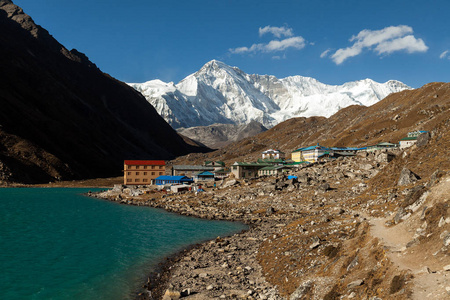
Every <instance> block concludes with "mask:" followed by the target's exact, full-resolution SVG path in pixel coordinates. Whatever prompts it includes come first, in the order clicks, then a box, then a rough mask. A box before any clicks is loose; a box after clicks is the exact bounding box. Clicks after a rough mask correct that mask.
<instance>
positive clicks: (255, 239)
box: [93, 130, 450, 300]
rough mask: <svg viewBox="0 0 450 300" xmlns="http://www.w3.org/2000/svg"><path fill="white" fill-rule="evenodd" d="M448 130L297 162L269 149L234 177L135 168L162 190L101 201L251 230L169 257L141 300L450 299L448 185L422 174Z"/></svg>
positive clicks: (208, 165)
mask: <svg viewBox="0 0 450 300" xmlns="http://www.w3.org/2000/svg"><path fill="white" fill-rule="evenodd" d="M443 134H444V133H443V132H440V131H436V130H433V132H410V133H409V134H408V136H407V137H406V138H404V139H402V140H401V141H400V143H399V144H398V145H396V144H392V143H380V144H377V145H374V146H370V147H365V148H358V149H355V148H328V147H323V146H321V145H316V146H313V147H302V148H299V149H296V150H294V151H292V153H291V159H285V158H284V157H283V153H282V152H281V151H277V150H272V149H269V150H267V151H264V152H263V153H261V159H259V160H258V161H257V162H253V163H242V162H241V163H239V162H237V163H234V164H232V165H231V166H230V170H229V172H226V171H227V170H226V166H224V164H223V163H222V162H216V161H214V162H213V161H209V162H205V164H204V165H202V166H193V165H191V166H180V165H173V166H171V167H170V168H167V173H165V172H166V169H165V167H166V165H165V164H164V161H160V162H159V165H154V166H153V167H152V165H151V163H150V162H148V161H147V162H142V161H140V162H139V163H136V162H130V163H129V165H127V164H126V165H125V166H126V168H125V172H140V173H141V172H155V174H154V176H156V177H155V179H152V180H151V183H153V185H144V184H142V181H141V184H140V185H139V184H128V185H116V186H115V187H114V188H113V189H111V190H108V191H105V192H100V193H97V194H94V195H93V196H94V197H98V198H103V199H108V200H110V201H114V202H117V203H121V204H128V205H137V206H149V207H154V208H162V209H164V210H166V211H169V212H175V213H177V214H181V215H186V216H193V217H199V218H204V219H213V220H228V221H239V222H242V223H244V224H246V225H248V226H249V230H247V231H245V232H241V233H238V234H234V235H232V236H229V237H217V238H216V239H215V240H212V241H208V242H205V243H202V244H199V245H197V246H195V247H193V248H191V249H186V250H184V251H182V252H181V253H179V254H178V255H177V256H175V257H173V258H171V259H170V260H168V261H167V262H166V264H162V265H161V267H160V269H158V270H157V271H156V272H155V273H153V274H152V275H151V276H150V277H149V278H148V280H147V282H146V283H145V284H144V285H143V288H144V291H143V292H142V293H141V294H140V295H139V299H166V300H170V299H172V300H175V299H212V298H219V299H262V300H264V299H273V300H275V299H290V300H293V299H297V300H299V299H410V298H411V295H412V293H413V291H414V293H415V295H416V297H418V298H416V299H424V298H426V297H431V298H434V299H445V297H448V295H449V287H450V280H449V279H448V278H447V274H448V272H449V271H450V261H449V260H448V254H447V253H448V251H449V250H448V249H449V247H450V234H449V233H448V229H449V226H450V217H449V216H448V214H447V210H446V208H443V207H442V205H440V204H437V203H438V202H437V201H445V199H446V197H447V196H446V189H447V187H448V185H449V184H450V179H448V173H446V172H445V171H441V170H439V169H430V168H428V169H427V168H422V169H421V168H418V167H417V166H424V167H425V163H422V162H426V157H427V156H428V155H429V153H437V152H436V151H438V150H437V149H439V147H441V143H443V142H444V141H445V139H439V136H441V135H443ZM433 136H434V138H433ZM403 141H405V142H403ZM437 157H438V158H439V159H440V157H439V156H437ZM299 158H300V161H294V159H296V160H299ZM306 159H309V160H310V161H307V160H306ZM269 162H270V163H269ZM282 162H284V163H282ZM132 163H135V164H132ZM127 166H130V167H133V169H131V168H130V169H128V168H127ZM145 166H146V168H144V167H145ZM137 167H139V168H137ZM135 168H136V169H135ZM224 169H225V170H224ZM128 170H133V171H128ZM137 170H138V171H137ZM144 170H146V171H144ZM152 170H153V171H152ZM412 170H414V171H415V172H417V170H419V171H420V172H419V174H420V176H419V175H418V174H417V173H415V172H413V171H412ZM269 171H270V172H273V173H269ZM157 172H158V173H157ZM159 172H161V173H162V174H161V175H160V174H159ZM172 172H173V173H172ZM147 174H148V173H147ZM169 174H170V175H169ZM172 174H173V175H172ZM269 174H273V175H269ZM277 174H278V175H277ZM126 175H128V174H126ZM134 175H136V174H134ZM214 176H217V177H214ZM127 179H131V178H129V177H127V178H126V179H125V180H127ZM134 179H135V178H133V180H134ZM138 179H140V180H142V179H143V178H138ZM149 180H150V179H149ZM129 182H130V181H129ZM149 182H150V181H149ZM137 183H139V182H137ZM189 191H190V192H189ZM442 199H444V200H442ZM427 224H429V226H427ZM417 255H419V256H417ZM430 295H431V296H430ZM421 297H422V298H421Z"/></svg>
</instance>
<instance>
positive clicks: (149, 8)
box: [13, 0, 450, 88]
mask: <svg viewBox="0 0 450 300" xmlns="http://www.w3.org/2000/svg"><path fill="white" fill-rule="evenodd" d="M13 1H14V3H15V4H17V5H19V6H20V7H22V8H23V9H24V11H25V13H27V14H29V15H30V16H31V17H32V18H33V19H34V20H35V22H36V23H37V24H38V25H41V26H42V27H44V28H46V29H47V30H48V31H49V32H50V34H52V35H53V36H54V37H55V38H56V39H57V40H58V41H59V42H60V43H61V44H63V45H64V46H65V47H66V48H68V49H72V48H76V49H77V50H78V51H81V52H83V53H85V54H86V55H87V56H88V57H89V58H90V60H91V61H93V62H94V63H95V64H97V66H98V67H99V68H100V69H101V70H102V71H104V72H106V73H109V74H110V75H112V76H113V77H115V78H117V79H119V80H122V81H126V82H144V81H148V80H152V79H161V80H163V81H166V82H168V81H174V82H178V81H180V80H181V79H183V78H184V77H186V76H187V75H189V74H192V73H194V72H196V71H197V70H198V69H200V68H201V67H202V66H203V65H204V64H205V63H206V62H208V61H210V60H212V59H217V60H220V61H223V62H224V63H226V64H228V65H231V66H237V67H239V68H240V69H242V70H243V71H244V72H246V73H249V74H261V75H262V74H269V75H275V76H276V77H278V78H283V77H287V76H292V75H302V76H309V77H314V78H316V79H317V80H319V81H321V82H323V83H327V84H342V83H344V82H347V81H353V80H360V79H365V78H371V79H373V80H375V81H378V82H385V81H387V80H390V79H397V80H400V81H402V82H404V83H406V84H408V85H410V86H412V87H415V88H417V87H420V86H422V85H424V84H426V83H429V82H433V81H446V82H448V81H450V19H449V18H448V13H449V12H450V1H448V0H428V1H425V0H424V1H416V0H409V1H403V0H389V1H385V0H368V1H365V0H358V1H354V0H328V1H321V0H314V1H313V0H307V1H306V0H305V1H304V0H292V1H287V0H279V1H275V0H272V1H267V0H257V1H253V0H221V1H219V0H189V1H186V0H184V1H175V0H160V1H153V0H130V1H118V0H108V1H106V0H94V1H92V0H90V1H87V0H78V1H64V0H63V1H61V0H41V1H36V0H13Z"/></svg>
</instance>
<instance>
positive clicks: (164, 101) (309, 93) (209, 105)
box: [128, 60, 411, 129]
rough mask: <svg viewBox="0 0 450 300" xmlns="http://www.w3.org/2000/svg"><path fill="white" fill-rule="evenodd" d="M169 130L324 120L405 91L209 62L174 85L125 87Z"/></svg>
mask: <svg viewBox="0 0 450 300" xmlns="http://www.w3.org/2000/svg"><path fill="white" fill-rule="evenodd" d="M128 85H130V86H131V87H133V88H134V89H136V90H137V91H139V92H140V93H142V94H143V95H144V97H145V98H146V99H147V101H149V102H150V103H151V104H152V105H153V106H154V107H155V109H156V111H157V112H158V113H159V114H160V115H161V116H162V117H163V118H164V119H165V120H166V121H167V122H168V123H169V124H170V125H171V126H172V127H173V128H175V129H178V128H190V127H195V126H207V125H212V124H217V123H219V124H249V123H250V122H252V121H256V122H259V123H261V124H262V125H264V126H265V127H267V128H271V127H273V126H275V125H277V124H278V123H280V122H283V121H285V120H287V119H290V118H294V117H311V116H324V117H329V116H331V115H333V114H334V113H336V112H337V111H338V110H339V109H341V108H344V107H347V106H350V105H364V106H370V105H373V104H375V103H377V102H378V101H380V100H382V99H383V98H385V97H386V96H388V95H389V94H391V93H395V92H400V91H402V90H405V89H411V88H410V87H409V86H407V85H406V84H404V83H402V82H400V81H396V80H389V81H387V82H385V83H378V82H375V81H373V80H371V79H364V80H359V81H352V82H347V83H344V84H343V85H328V84H324V83H321V82H319V81H318V80H316V79H314V78H311V77H304V76H299V75H297V76H290V77H286V78H282V79H278V78H276V77H275V76H272V75H255V74H253V75H249V74H246V73H245V72H243V71H242V70H240V69H239V68H237V67H231V66H228V65H227V64H225V63H223V62H220V61H217V60H212V61H210V62H208V63H206V64H205V65H204V66H203V67H202V68H201V69H200V70H199V71H197V72H196V73H194V74H191V75H189V76H187V77H186V78H184V79H183V80H181V81H180V82H179V83H177V84H174V83H173V82H169V83H166V82H163V81H161V80H159V79H156V80H151V81H147V82H144V83H128Z"/></svg>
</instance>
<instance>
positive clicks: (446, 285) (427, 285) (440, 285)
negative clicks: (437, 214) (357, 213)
mask: <svg viewBox="0 0 450 300" xmlns="http://www.w3.org/2000/svg"><path fill="white" fill-rule="evenodd" d="M449 189H450V177H447V178H446V179H445V180H442V181H441V183H439V184H438V185H436V186H435V187H433V189H432V190H431V192H430V194H429V195H428V197H427V200H426V203H424V205H423V206H424V207H425V206H428V207H432V206H433V205H434V204H435V203H438V202H440V203H442V202H446V201H448V200H449V197H450V195H448V191H449ZM421 215H422V210H421V209H419V210H417V211H416V212H415V214H413V215H412V216H411V217H410V218H408V219H407V220H405V221H403V222H401V223H399V224H398V225H394V226H391V227H387V226H386V225H385V222H386V221H389V220H391V219H392V218H386V219H382V218H372V219H369V223H370V225H371V234H372V235H373V236H374V237H377V238H378V239H380V240H381V241H382V242H383V244H384V246H385V249H386V252H387V254H388V256H389V258H390V259H391V261H392V262H393V263H394V264H395V265H396V266H397V267H398V268H399V269H402V270H409V271H410V272H411V273H412V274H413V276H414V279H413V284H414V288H413V296H412V299H416V300H422V299H450V270H447V271H446V269H447V268H448V267H450V257H449V256H448V255H446V253H441V252H440V249H441V247H442V235H443V234H445V232H446V231H450V226H449V223H448V222H449V221H450V220H449V218H447V222H445V224H442V225H441V226H440V227H442V230H439V232H442V233H441V237H440V236H439V233H434V234H433V235H432V234H429V235H428V236H426V238H424V239H422V240H420V241H419V242H415V241H417V234H416V233H417V232H418V229H419V228H420V227H421V226H422V228H423V224H424V223H426V222H425V221H423V216H422V218H421ZM392 217H393V216H392ZM415 238H416V239H415Z"/></svg>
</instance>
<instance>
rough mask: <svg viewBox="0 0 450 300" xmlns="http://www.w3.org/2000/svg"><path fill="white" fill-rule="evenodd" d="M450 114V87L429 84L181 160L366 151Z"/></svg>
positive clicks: (297, 120)
mask: <svg viewBox="0 0 450 300" xmlns="http://www.w3.org/2000/svg"><path fill="white" fill-rule="evenodd" d="M449 116H450V83H442V82H437V83H429V84H427V85H425V86H423V87H421V88H419V89H415V90H408V91H403V92H399V93H395V94H391V95H389V96H388V97H386V98H385V99H383V100H382V101H380V102H378V103H377V104H375V105H373V106H370V107H364V106H350V107H347V108H344V109H342V110H340V111H339V112H337V113H336V114H334V115H333V116H331V117H330V118H325V117H311V118H294V119H290V120H287V121H285V122H283V123H280V124H278V125H277V126H275V127H273V128H272V129H270V130H268V131H266V132H263V133H261V134H259V135H257V136H254V137H251V138H247V139H244V140H242V141H239V142H237V143H233V144H231V145H228V146H227V147H225V148H223V149H220V150H218V151H215V152H212V153H209V154H200V155H199V154H191V155H189V156H187V157H181V158H179V159H178V160H176V161H175V162H174V163H178V162H183V161H184V162H187V161H191V162H197V163H201V162H202V161H203V160H223V161H225V162H226V163H227V164H232V163H233V162H234V161H239V160H240V161H254V160H256V159H257V158H259V157H260V155H261V151H264V150H266V149H268V148H277V149H280V150H281V151H284V152H285V153H286V154H288V153H290V152H291V151H293V150H295V149H297V148H299V147H303V146H311V145H314V144H317V143H320V144H321V145H324V146H328V147H332V146H354V147H364V146H368V145H373V144H377V143H379V142H393V143H397V142H398V141H399V140H400V139H401V138H403V137H405V136H406V134H407V133H408V132H410V131H414V130H427V131H430V130H432V129H433V128H435V127H436V126H437V124H439V123H440V122H441V121H443V120H445V119H448V118H449Z"/></svg>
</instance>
